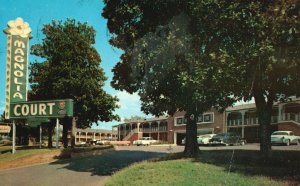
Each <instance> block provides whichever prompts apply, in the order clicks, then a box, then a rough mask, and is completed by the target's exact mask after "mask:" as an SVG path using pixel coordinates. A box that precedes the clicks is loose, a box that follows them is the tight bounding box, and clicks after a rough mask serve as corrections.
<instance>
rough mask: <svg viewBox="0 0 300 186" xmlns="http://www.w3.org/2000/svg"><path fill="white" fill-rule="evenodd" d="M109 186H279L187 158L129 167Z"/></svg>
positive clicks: (266, 180) (265, 178)
mask: <svg viewBox="0 0 300 186" xmlns="http://www.w3.org/2000/svg"><path fill="white" fill-rule="evenodd" d="M105 185H107V186H109V185H132V186H133V185H174V186H176V185H178V186H184V185H189V186H190V185H195V186H196V185H197V186H198V185H204V186H206V185H230V186H231V185H239V186H241V185H249V186H253V185H272V186H276V185H282V183H280V182H276V181H273V180H270V179H269V178H267V177H262V176H245V175H242V174H239V173H229V172H228V171H227V170H226V169H224V168H223V167H220V166H215V165H211V164H207V163H201V162H194V161H193V160H191V159H181V160H168V161H158V162H143V163H140V164H135V165H133V166H130V167H128V168H126V169H124V170H122V171H120V172H118V173H117V174H115V175H113V176H112V178H111V179H110V180H109V181H108V182H107V183H106V184H105Z"/></svg>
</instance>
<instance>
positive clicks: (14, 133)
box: [12, 120, 16, 154]
mask: <svg viewBox="0 0 300 186" xmlns="http://www.w3.org/2000/svg"><path fill="white" fill-rule="evenodd" d="M12 125H13V134H12V135H13V136H12V138H13V141H12V153H13V154H15V153H16V124H15V120H13V123H12Z"/></svg>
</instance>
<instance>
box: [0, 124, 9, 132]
mask: <svg viewBox="0 0 300 186" xmlns="http://www.w3.org/2000/svg"><path fill="white" fill-rule="evenodd" d="M0 133H10V126H7V125H0Z"/></svg>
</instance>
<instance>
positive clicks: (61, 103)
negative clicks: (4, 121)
mask: <svg viewBox="0 0 300 186" xmlns="http://www.w3.org/2000/svg"><path fill="white" fill-rule="evenodd" d="M72 116H73V100H71V99H65V100H46V101H27V102H19V103H11V104H10V118H11V119H25V118H34V117H35V118H39V117H44V118H63V117H72Z"/></svg>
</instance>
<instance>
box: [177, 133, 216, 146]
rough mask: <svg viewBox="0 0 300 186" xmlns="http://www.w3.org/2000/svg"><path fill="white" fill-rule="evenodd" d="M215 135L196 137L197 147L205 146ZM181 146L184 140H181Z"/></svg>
mask: <svg viewBox="0 0 300 186" xmlns="http://www.w3.org/2000/svg"><path fill="white" fill-rule="evenodd" d="M215 135H216V134H204V135H200V136H197V142H198V145H207V144H208V143H209V140H210V139H211V138H212V137H213V136H215ZM181 144H182V145H184V144H185V138H183V139H182V141H181Z"/></svg>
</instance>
